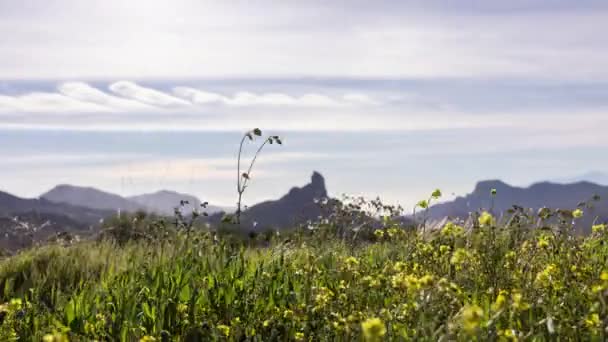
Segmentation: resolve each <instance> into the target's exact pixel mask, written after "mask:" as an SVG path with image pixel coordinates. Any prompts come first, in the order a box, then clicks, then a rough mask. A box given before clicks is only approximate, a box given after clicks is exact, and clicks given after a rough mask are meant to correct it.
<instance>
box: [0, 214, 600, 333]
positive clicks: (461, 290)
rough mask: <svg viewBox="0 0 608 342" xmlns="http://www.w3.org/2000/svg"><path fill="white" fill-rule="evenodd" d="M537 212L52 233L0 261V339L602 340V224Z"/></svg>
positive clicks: (141, 226) (141, 225)
mask: <svg viewBox="0 0 608 342" xmlns="http://www.w3.org/2000/svg"><path fill="white" fill-rule="evenodd" d="M575 216H576V215H575ZM537 219H538V217H528V216H527V215H524V214H522V213H519V214H518V213H515V214H513V215H512V216H511V217H510V218H509V220H506V221H504V222H496V221H495V220H494V218H493V217H492V216H491V215H490V214H488V213H483V214H481V215H480V216H479V219H478V222H477V224H475V225H474V226H473V227H471V228H470V229H465V228H463V227H461V226H459V225H456V224H452V223H449V224H447V225H446V226H445V227H443V229H441V230H439V231H433V232H427V234H426V235H425V236H422V235H421V233H420V231H419V230H418V231H416V230H410V229H407V228H405V227H402V226H400V225H399V223H397V222H393V221H391V220H389V219H387V220H385V221H384V222H383V224H382V227H380V229H377V230H375V228H374V229H371V228H370V229H365V228H361V229H356V231H352V230H344V229H343V227H340V226H338V225H337V224H336V222H333V221H325V222H324V223H322V224H318V225H315V226H314V227H313V229H312V230H311V229H305V230H301V231H294V232H292V233H290V234H289V235H288V236H287V235H285V234H286V233H283V235H281V236H277V235H275V236H273V237H268V236H267V237H266V239H267V240H269V242H267V243H261V242H260V237H259V236H258V237H254V236H250V237H245V238H239V239H237V238H236V237H235V236H232V235H221V234H216V233H213V232H210V231H197V230H191V229H179V230H173V231H164V232H163V233H157V234H155V235H150V236H148V237H146V238H142V236H141V235H132V236H130V238H124V237H125V235H114V237H117V236H118V237H122V238H121V239H116V238H115V239H113V240H112V239H107V240H103V241H97V242H80V243H76V244H73V245H67V246H64V245H59V244H56V245H50V246H47V247H42V248H39V249H37V250H30V251H25V252H22V253H20V254H18V255H16V256H13V257H10V258H8V259H5V260H3V261H2V262H1V264H0V289H1V290H2V293H1V295H0V296H1V297H2V302H3V303H5V304H3V306H2V312H3V313H2V325H0V339H1V340H10V339H16V338H17V337H19V339H20V340H41V339H43V338H44V339H45V340H47V341H65V340H68V339H69V340H70V341H89V340H100V341H101V340H125V341H129V340H143V341H152V340H158V341H161V340H190V341H196V340H231V341H237V340H251V341H256V340H257V341H269V340H280V341H283V340H299V341H322V340H343V341H347V340H359V339H365V340H370V341H373V340H383V339H389V340H432V341H436V340H453V339H456V340H463V341H464V340H472V339H479V340H488V339H491V340H505V341H506V340H517V339H519V340H549V339H552V338H555V337H558V336H559V337H561V338H562V339H583V340H598V341H599V340H604V339H605V338H606V336H607V332H606V327H607V318H608V308H607V307H606V300H607V299H608V292H607V291H608V266H606V265H607V261H608V260H607V259H608V243H607V242H608V230H607V229H606V227H605V226H603V225H596V226H594V227H593V233H592V234H591V235H588V236H585V237H582V236H575V235H573V234H569V233H568V231H567V229H568V226H567V225H565V226H560V225H552V226H550V227H545V228H544V229H532V226H533V225H536V220H537ZM533 222H534V223H533ZM144 227H148V226H146V225H145V224H140V226H139V228H137V229H144ZM157 228H158V227H157ZM182 228H183V227H182ZM129 229H136V228H135V227H131V228H129ZM150 229H152V228H150ZM158 229H160V228H158Z"/></svg>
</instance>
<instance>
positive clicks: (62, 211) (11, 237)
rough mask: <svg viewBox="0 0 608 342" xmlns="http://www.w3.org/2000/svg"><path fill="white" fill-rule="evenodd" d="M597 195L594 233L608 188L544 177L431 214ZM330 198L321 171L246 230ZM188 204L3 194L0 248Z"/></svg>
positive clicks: (150, 197)
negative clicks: (544, 179)
mask: <svg viewBox="0 0 608 342" xmlns="http://www.w3.org/2000/svg"><path fill="white" fill-rule="evenodd" d="M492 189H495V190H496V196H494V197H492V196H491V195H490V192H491V190H492ZM595 195H597V196H599V198H600V200H599V202H597V203H595V206H594V208H593V209H585V216H584V218H583V219H582V220H580V222H581V223H582V224H583V225H584V227H585V230H587V231H588V230H589V229H590V226H591V222H592V221H593V220H594V219H595V218H596V217H597V218H598V220H599V221H606V220H608V207H606V206H605V205H604V202H603V201H604V200H605V199H606V198H608V186H603V185H598V184H595V183H591V182H576V183H570V184H559V183H554V182H540V183H536V184H533V185H531V186H529V187H515V186H511V185H509V184H506V183H504V182H502V181H500V180H486V181H481V182H478V183H477V185H476V186H475V188H474V189H473V191H472V192H471V193H469V194H467V195H465V196H461V197H457V198H455V199H454V200H451V201H446V202H442V203H438V204H436V205H433V206H432V207H431V208H430V210H429V218H430V219H431V220H434V221H435V222H438V221H444V220H445V219H446V218H467V217H468V216H469V213H470V212H474V211H477V210H480V209H485V210H487V209H489V208H490V207H493V210H494V212H495V213H497V214H498V213H501V212H504V211H506V210H508V209H510V208H511V207H512V206H513V205H515V204H516V205H519V206H521V207H524V208H533V209H538V208H541V207H549V208H554V209H574V208H576V207H577V205H578V204H579V203H580V202H581V201H587V200H589V199H590V198H592V197H593V196H595ZM327 196H328V192H327V188H326V185H325V179H324V178H323V176H322V175H321V174H320V173H318V172H313V174H312V176H311V179H310V182H309V183H308V184H306V185H304V186H302V187H294V188H292V189H291V190H290V191H289V192H288V193H287V194H286V195H284V196H282V197H281V198H279V199H277V200H273V201H265V202H261V203H258V204H256V205H253V206H251V207H249V208H247V210H245V211H244V212H243V214H242V218H241V222H242V224H241V227H242V228H243V229H247V230H248V231H251V230H258V231H259V230H264V229H269V228H273V229H280V228H289V227H293V226H294V225H297V224H299V223H304V222H306V221H307V220H315V219H317V218H318V216H319V215H320V214H321V210H320V208H319V207H318V205H317V204H316V203H315V199H319V198H323V197H327ZM180 201H187V202H188V203H189V204H188V205H187V206H190V207H199V206H200V200H199V199H198V198H196V197H194V196H191V195H187V194H181V193H177V192H173V191H167V190H163V191H158V192H155V193H151V194H144V195H139V196H132V197H122V196H119V195H116V194H112V193H108V192H104V191H101V190H98V189H95V188H90V187H79V186H73V185H58V186H56V187H55V188H53V189H51V190H50V191H48V192H46V193H44V194H43V195H41V197H40V198H37V199H25V198H19V197H16V196H13V195H11V194H8V193H5V192H0V247H4V248H8V249H16V248H21V247H24V246H27V245H28V244H29V245H31V244H32V243H33V242H34V241H40V240H41V239H45V238H47V237H49V236H52V235H53V234H56V233H60V232H62V231H67V232H70V233H76V234H78V235H82V236H85V235H87V234H91V232H94V231H96V229H97V228H98V227H99V225H100V222H103V220H104V219H106V218H108V217H110V216H112V215H115V214H116V213H117V211H119V210H120V211H123V212H133V211H137V210H145V211H149V212H154V213H156V214H158V215H163V216H172V215H173V214H174V208H175V207H176V206H178V205H179V204H180ZM186 209H187V208H186ZM225 211H226V210H225V208H220V207H209V208H208V209H207V212H208V213H209V214H210V217H209V218H208V222H209V223H211V224H216V223H219V222H220V221H221V219H222V217H223V215H224V212H225ZM185 212H187V211H185ZM2 234H3V235H2Z"/></svg>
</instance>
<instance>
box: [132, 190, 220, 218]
mask: <svg viewBox="0 0 608 342" xmlns="http://www.w3.org/2000/svg"><path fill="white" fill-rule="evenodd" d="M127 199H128V200H129V201H131V202H133V203H136V204H138V205H139V206H140V207H141V208H144V209H147V210H149V211H152V212H155V213H157V214H160V215H173V214H174V208H175V207H176V206H178V205H179V204H180V201H187V202H188V204H186V205H185V206H186V209H194V208H198V209H202V208H201V207H200V206H201V200H199V199H198V198H197V197H195V196H192V195H188V194H182V193H179V192H175V191H169V190H159V191H157V192H153V193H149V194H143V195H137V196H130V197H127ZM202 210H205V211H206V212H207V213H209V214H212V213H216V212H220V211H224V210H226V208H222V207H218V206H214V205H207V208H206V209H202Z"/></svg>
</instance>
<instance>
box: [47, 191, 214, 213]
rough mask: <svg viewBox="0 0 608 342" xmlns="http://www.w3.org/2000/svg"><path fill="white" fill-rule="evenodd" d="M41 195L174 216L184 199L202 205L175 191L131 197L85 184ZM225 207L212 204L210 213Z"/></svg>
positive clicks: (104, 207)
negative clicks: (84, 185) (176, 208)
mask: <svg viewBox="0 0 608 342" xmlns="http://www.w3.org/2000/svg"><path fill="white" fill-rule="evenodd" d="M41 198H44V199H46V200H49V201H51V202H54V203H65V204H71V205H77V206H83V207H87V208H92V209H100V210H113V211H114V212H117V211H119V210H120V211H123V212H134V211H138V210H144V211H148V212H153V213H155V214H158V215H169V216H170V215H173V213H174V209H175V207H177V206H179V205H180V202H181V201H182V200H184V201H188V202H189V204H188V206H190V207H195V206H196V207H199V206H200V203H201V201H200V200H199V199H198V198H196V197H195V196H192V195H187V194H180V193H178V192H175V191H168V190H160V191H157V192H154V193H149V194H142V195H137V196H131V197H122V196H120V195H116V194H112V193H109V192H105V191H102V190H99V189H96V188H92V187H82V186H75V185H67V184H62V185H58V186H56V187H54V188H53V189H51V190H49V191H48V192H46V193H44V194H42V196H41ZM221 210H222V208H220V207H216V206H209V207H208V208H207V212H208V213H215V212H218V211H221Z"/></svg>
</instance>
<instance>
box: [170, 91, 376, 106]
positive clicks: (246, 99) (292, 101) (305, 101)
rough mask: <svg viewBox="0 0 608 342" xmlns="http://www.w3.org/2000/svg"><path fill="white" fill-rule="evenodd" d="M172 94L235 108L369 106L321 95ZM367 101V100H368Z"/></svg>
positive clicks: (204, 103) (195, 100)
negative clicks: (356, 104)
mask: <svg viewBox="0 0 608 342" xmlns="http://www.w3.org/2000/svg"><path fill="white" fill-rule="evenodd" d="M173 93H174V94H175V95H177V96H179V97H182V98H185V99H188V100H189V101H192V102H193V103H195V104H202V105H206V104H222V105H226V106H235V107H249V106H290V107H331V106H339V105H346V104H349V103H358V104H371V103H372V102H371V101H358V100H361V98H359V99H353V98H350V97H348V95H345V96H344V100H345V101H342V102H340V101H339V100H337V99H334V98H332V97H330V96H327V95H322V94H314V93H312V94H304V95H302V96H292V95H289V94H284V93H276V92H275V93H262V94H256V93H252V92H248V91H241V92H237V93H236V94H234V96H225V95H222V94H218V93H212V92H207V91H203V90H199V89H195V88H189V87H175V88H174V89H173ZM368 100H369V98H368Z"/></svg>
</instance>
